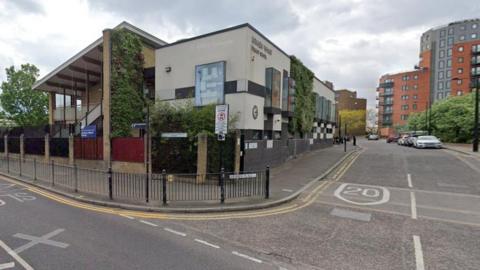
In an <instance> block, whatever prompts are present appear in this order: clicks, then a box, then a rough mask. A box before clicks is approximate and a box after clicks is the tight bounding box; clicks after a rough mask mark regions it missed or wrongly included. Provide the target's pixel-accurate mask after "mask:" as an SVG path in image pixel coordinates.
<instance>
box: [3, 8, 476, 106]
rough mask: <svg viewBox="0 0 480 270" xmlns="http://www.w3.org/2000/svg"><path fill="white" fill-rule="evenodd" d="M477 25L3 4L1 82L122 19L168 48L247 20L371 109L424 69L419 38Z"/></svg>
mask: <svg viewBox="0 0 480 270" xmlns="http://www.w3.org/2000/svg"><path fill="white" fill-rule="evenodd" d="M475 17H480V1H478V0H455V1H447V0H421V1H420V0H332V1H326V0H316V1H313V0H312V1H309V0H265V1H264V0H256V1H255V0H253V1H250V0H241V1H238V0H237V1H234V0H231V1H230V0H225V1H208V0H188V1H182V0H176V1H171V0H144V1H138V0H137V1H128V0H90V1H88V0H48V1H36V0H0V81H1V80H4V79H5V72H4V69H5V68H6V67H7V66H10V65H16V66H18V65H20V64H22V63H26V62H29V63H33V64H35V65H37V66H38V67H39V68H40V71H41V74H42V75H45V74H47V73H48V72H49V71H51V70H52V69H53V68H55V67H56V66H58V65H59V64H61V63H62V62H64V61H65V60H66V59H68V58H69V57H71V56H73V55H74V54H75V53H76V52H78V51H79V50H81V49H83V48H84V47H86V46H87V45H88V44H89V43H91V42H92V41H94V40H95V39H96V38H98V37H100V35H101V31H102V29H104V28H112V27H114V26H116V25H117V24H119V23H120V22H122V21H124V20H125V21H128V22H130V23H132V24H134V25H136V26H138V27H139V28H142V29H144V30H145V31H147V32H149V33H152V34H154V35H155V36H157V37H159V38H161V39H163V40H165V41H167V42H173V41H176V40H178V39H181V38H186V37H192V36H195V35H199V34H203V33H207V32H211V31H215V30H218V29H221V28H226V27H229V26H233V25H237V24H241V23H244V22H249V23H250V24H252V25H253V26H254V27H256V28H257V29H259V30H260V31H261V32H263V33H264V34H265V35H266V36H268V37H269V38H270V39H271V40H272V41H273V42H275V43H276V44H277V45H278V46H280V47H281V48H283V49H284V50H285V51H286V52H287V53H289V54H294V55H296V56H297V57H299V58H301V59H302V60H303V62H304V63H305V64H307V65H308V66H309V67H310V68H311V69H312V70H313V71H314V72H315V74H316V75H317V77H319V78H320V79H322V80H329V81H332V82H333V83H334V84H335V88H336V89H340V88H349V89H354V90H357V91H358V92H359V95H360V96H362V97H366V98H368V100H369V107H374V106H375V105H374V104H375V87H376V85H377V83H378V78H379V76H380V75H381V74H383V73H387V72H397V71H402V70H406V69H411V68H412V67H413V66H414V65H415V64H416V63H417V62H418V51H419V48H418V47H419V38H420V35H421V34H422V32H424V31H426V30H428V29H429V28H432V27H434V26H438V25H443V24H446V23H448V22H451V21H455V20H462V19H469V18H475Z"/></svg>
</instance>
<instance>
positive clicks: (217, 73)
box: [195, 61, 225, 106]
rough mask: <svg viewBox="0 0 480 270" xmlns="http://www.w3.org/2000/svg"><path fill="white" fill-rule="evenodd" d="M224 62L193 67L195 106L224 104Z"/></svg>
mask: <svg viewBox="0 0 480 270" xmlns="http://www.w3.org/2000/svg"><path fill="white" fill-rule="evenodd" d="M224 83H225V61H220V62H215V63H211V64H204V65H198V66H196V67H195V105H196V106H203V105H207V104H211V103H213V104H222V103H223V102H224V92H223V91H224Z"/></svg>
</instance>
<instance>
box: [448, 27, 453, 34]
mask: <svg viewBox="0 0 480 270" xmlns="http://www.w3.org/2000/svg"><path fill="white" fill-rule="evenodd" d="M448 35H453V27H452V28H448Z"/></svg>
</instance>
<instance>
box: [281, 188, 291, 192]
mask: <svg viewBox="0 0 480 270" xmlns="http://www.w3.org/2000/svg"><path fill="white" fill-rule="evenodd" d="M282 191H285V192H293V190H291V189H288V188H284V189H282Z"/></svg>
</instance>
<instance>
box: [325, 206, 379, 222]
mask: <svg viewBox="0 0 480 270" xmlns="http://www.w3.org/2000/svg"><path fill="white" fill-rule="evenodd" d="M330 215H332V216H337V217H342V218H351V219H356V220H360V221H367V222H368V221H370V220H371V219H372V214H370V213H362V212H357V211H351V210H346V209H341V208H337V207H335V208H333V210H332V211H331V212H330Z"/></svg>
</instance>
